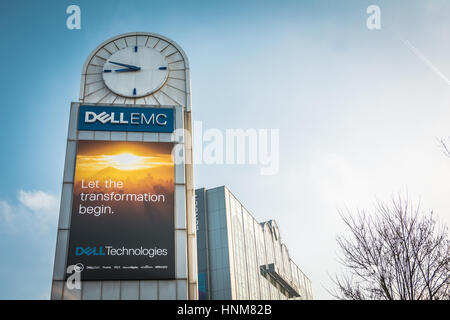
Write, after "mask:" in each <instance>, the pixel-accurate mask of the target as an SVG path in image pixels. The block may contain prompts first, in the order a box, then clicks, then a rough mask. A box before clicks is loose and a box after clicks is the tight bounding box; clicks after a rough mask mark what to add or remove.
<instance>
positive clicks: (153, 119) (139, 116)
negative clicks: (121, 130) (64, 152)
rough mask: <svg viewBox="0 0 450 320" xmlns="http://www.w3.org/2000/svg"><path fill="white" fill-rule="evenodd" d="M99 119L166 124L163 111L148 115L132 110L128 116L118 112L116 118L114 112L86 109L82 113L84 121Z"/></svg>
mask: <svg viewBox="0 0 450 320" xmlns="http://www.w3.org/2000/svg"><path fill="white" fill-rule="evenodd" d="M96 121H99V122H101V123H103V124H105V123H108V122H109V123H111V124H137V125H143V124H147V125H155V124H156V125H158V126H165V125H166V124H167V115H166V114H164V113H158V114H154V113H152V114H151V115H149V116H146V115H145V114H144V113H137V112H133V113H130V114H129V118H127V117H126V115H125V114H124V113H123V112H120V113H119V114H118V117H117V118H116V113H115V112H111V113H107V112H105V111H103V112H102V113H100V114H96V113H95V112H93V111H86V113H85V115H84V122H85V123H95V122H96Z"/></svg>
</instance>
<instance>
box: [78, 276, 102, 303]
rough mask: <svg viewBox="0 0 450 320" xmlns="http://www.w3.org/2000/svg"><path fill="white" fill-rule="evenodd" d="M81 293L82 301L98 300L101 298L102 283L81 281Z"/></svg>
mask: <svg viewBox="0 0 450 320" xmlns="http://www.w3.org/2000/svg"><path fill="white" fill-rule="evenodd" d="M81 291H82V294H81V297H82V299H83V300H100V299H101V296H102V283H101V281H83V287H82V289H81Z"/></svg>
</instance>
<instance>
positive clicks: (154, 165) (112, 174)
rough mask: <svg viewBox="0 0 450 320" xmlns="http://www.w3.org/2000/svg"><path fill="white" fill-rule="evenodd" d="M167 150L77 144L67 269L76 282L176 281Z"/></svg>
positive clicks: (122, 144) (128, 144) (169, 148)
mask: <svg viewBox="0 0 450 320" xmlns="http://www.w3.org/2000/svg"><path fill="white" fill-rule="evenodd" d="M172 148H173V144H172V143H154V142H128V141H123V142H122V141H117V142H116V141H79V142H78V151H77V157H76V167H75V180H74V188H73V202H72V215H71V229H70V236H69V251H68V257H67V266H71V265H74V266H76V269H77V270H79V271H81V279H82V280H113V279H117V280H118V279H174V278H175V254H174V253H175V252H174V251H175V234H174V163H173V159H172V156H171V151H172Z"/></svg>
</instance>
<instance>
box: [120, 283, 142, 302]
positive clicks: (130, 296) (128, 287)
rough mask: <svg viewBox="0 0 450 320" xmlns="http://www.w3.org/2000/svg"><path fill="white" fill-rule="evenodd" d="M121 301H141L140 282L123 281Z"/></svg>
mask: <svg viewBox="0 0 450 320" xmlns="http://www.w3.org/2000/svg"><path fill="white" fill-rule="evenodd" d="M120 299H121V300H138V299H139V281H131V280H127V281H121V282H120Z"/></svg>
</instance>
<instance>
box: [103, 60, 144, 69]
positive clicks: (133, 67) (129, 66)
mask: <svg viewBox="0 0 450 320" xmlns="http://www.w3.org/2000/svg"><path fill="white" fill-rule="evenodd" d="M108 62H109V63H112V64H116V65H118V66H122V67H125V68H129V69H138V68H139V67H136V66H132V65H130V64H125V63H119V62H114V61H108ZM139 69H140V68H139Z"/></svg>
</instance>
